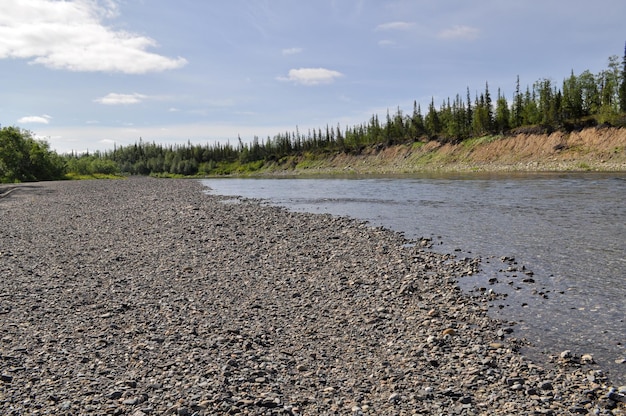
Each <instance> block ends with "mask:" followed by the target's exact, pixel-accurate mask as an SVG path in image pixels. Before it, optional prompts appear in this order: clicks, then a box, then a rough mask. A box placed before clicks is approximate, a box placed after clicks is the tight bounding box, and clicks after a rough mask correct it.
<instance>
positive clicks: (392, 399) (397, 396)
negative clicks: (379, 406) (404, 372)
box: [387, 393, 401, 403]
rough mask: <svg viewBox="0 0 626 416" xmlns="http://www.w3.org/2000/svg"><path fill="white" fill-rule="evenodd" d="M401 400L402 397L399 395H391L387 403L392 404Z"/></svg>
mask: <svg viewBox="0 0 626 416" xmlns="http://www.w3.org/2000/svg"><path fill="white" fill-rule="evenodd" d="M400 399H401V397H400V394H399V393H391V395H390V396H389V398H388V399H387V401H389V402H392V403H396V402H399V401H400Z"/></svg>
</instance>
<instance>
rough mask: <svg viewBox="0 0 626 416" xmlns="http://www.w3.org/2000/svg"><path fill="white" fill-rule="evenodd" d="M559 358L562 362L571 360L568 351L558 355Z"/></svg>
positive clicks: (570, 353)
mask: <svg viewBox="0 0 626 416" xmlns="http://www.w3.org/2000/svg"><path fill="white" fill-rule="evenodd" d="M559 357H561V358H562V359H564V360H567V359H570V358H572V352H571V351H570V350H565V351H563V352H562V353H561V354H559Z"/></svg>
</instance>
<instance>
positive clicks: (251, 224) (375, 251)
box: [0, 178, 626, 416]
mask: <svg viewBox="0 0 626 416" xmlns="http://www.w3.org/2000/svg"><path fill="white" fill-rule="evenodd" d="M428 246H429V241H427V240H420V241H407V240H406V239H405V238H404V237H403V236H402V235H401V234H398V233H395V232H392V231H389V230H385V229H382V228H379V227H372V226H370V225H368V224H367V223H363V222H361V221H358V220H353V219H348V218H338V217H333V216H330V215H320V214H305V213H293V212H289V211H287V210H285V209H282V208H276V207H269V206H265V205H263V204H261V203H260V202H258V201H254V200H243V199H230V198H226V197H220V196H215V195H208V194H207V193H206V192H205V188H204V187H203V186H202V184H201V183H200V182H199V181H197V180H182V179H180V180H179V179H154V178H129V179H125V180H97V181H64V182H49V183H32V184H22V185H1V186H0V413H1V414H3V415H31V414H33V415H37V414H39V415H44V414H55V415H78V414H81V415H106V414H111V415H133V416H144V415H163V414H165V415H167V414H169V415H188V416H190V415H221V414H223V415H238V414H241V415H327V414H338V415H414V414H415V415H519V414H528V415H570V414H572V415H573V414H596V415H625V414H626V403H625V402H626V387H624V386H621V387H620V386H613V385H612V384H611V380H610V378H609V374H607V373H605V372H604V371H603V370H602V368H599V367H598V366H597V365H596V364H595V363H594V361H593V357H592V356H590V355H588V354H586V352H585V351H562V350H561V349H559V346H558V345H555V346H554V352H553V354H554V357H553V360H552V362H551V363H550V364H549V365H543V366H542V365H538V364H535V363H533V362H532V361H530V360H529V359H528V358H526V357H524V356H523V355H522V354H521V353H520V352H519V350H520V348H521V347H522V346H523V345H524V340H522V339H518V338H517V337H516V333H515V325H514V323H508V322H500V321H496V320H494V319H492V318H490V317H489V316H488V315H487V312H488V309H489V306H488V305H489V301H490V300H492V299H493V298H495V297H497V296H498V294H497V293H493V292H489V291H485V292H484V293H477V294H472V295H469V294H466V293H463V292H462V291H461V290H460V289H459V287H458V285H457V282H458V281H459V279H462V278H463V277H464V276H467V275H471V274H474V273H477V272H478V270H479V269H480V262H479V261H477V260H475V259H471V258H456V257H454V256H452V255H446V254H439V253H435V252H433V251H431V250H430V249H429V248H428Z"/></svg>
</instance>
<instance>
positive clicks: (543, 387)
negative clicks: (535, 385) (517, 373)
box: [539, 381, 554, 390]
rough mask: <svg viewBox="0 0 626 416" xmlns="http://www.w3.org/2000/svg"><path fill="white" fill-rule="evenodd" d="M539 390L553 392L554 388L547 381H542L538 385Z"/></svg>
mask: <svg viewBox="0 0 626 416" xmlns="http://www.w3.org/2000/svg"><path fill="white" fill-rule="evenodd" d="M539 388H540V389H541V390H553V389H554V387H553V386H552V383H551V382H549V381H543V382H541V383H539Z"/></svg>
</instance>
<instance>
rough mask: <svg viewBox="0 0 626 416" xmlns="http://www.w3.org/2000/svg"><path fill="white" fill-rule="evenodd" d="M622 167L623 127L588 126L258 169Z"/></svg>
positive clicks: (625, 162)
mask: <svg viewBox="0 0 626 416" xmlns="http://www.w3.org/2000/svg"><path fill="white" fill-rule="evenodd" d="M551 171H606V172H609V171H622V172H623V171H626V129H624V128H607V127H592V128H587V129H584V130H582V131H573V132H570V133H566V132H554V133H552V134H536V133H519V134H514V135H506V136H488V137H481V138H476V139H470V140H466V141H464V142H461V143H458V144H451V143H445V144H442V143H439V142H437V141H429V142H416V143H413V144H402V145H394V146H387V147H378V148H368V149H364V150H363V152H362V153H361V154H358V155H355V154H346V153H337V154H332V155H323V156H319V155H310V154H303V155H300V156H297V157H288V158H286V159H285V160H283V161H281V162H279V163H272V164H269V165H266V166H264V167H263V168H262V169H261V170H260V171H259V172H257V173H255V174H260V175H285V174H287V175H316V174H402V173H421V172H551Z"/></svg>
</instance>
